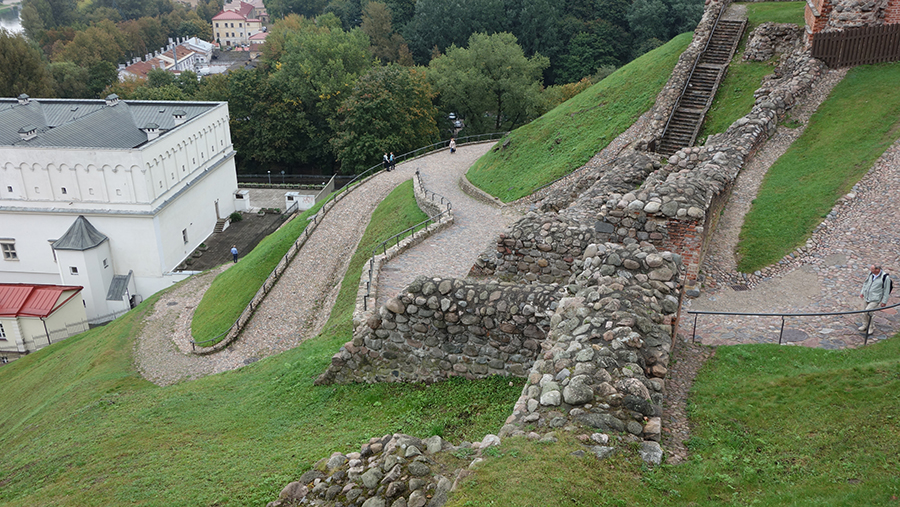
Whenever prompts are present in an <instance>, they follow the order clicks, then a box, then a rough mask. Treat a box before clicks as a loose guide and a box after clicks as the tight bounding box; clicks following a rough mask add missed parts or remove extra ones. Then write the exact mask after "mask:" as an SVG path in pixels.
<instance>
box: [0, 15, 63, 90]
mask: <svg viewBox="0 0 900 507" xmlns="http://www.w3.org/2000/svg"><path fill="white" fill-rule="evenodd" d="M0 69H2V71H0V97H16V96H18V95H20V94H22V93H27V94H28V95H30V96H32V97H52V96H53V92H54V89H53V77H52V76H51V74H50V71H49V70H48V69H47V67H45V66H44V62H43V61H42V60H41V52H40V50H39V49H38V48H36V47H34V46H32V45H31V44H30V43H29V42H28V40H27V39H25V37H24V36H22V35H18V34H16V35H14V34H12V33H10V32H8V31H6V30H4V29H0Z"/></svg>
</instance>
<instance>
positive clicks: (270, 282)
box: [191, 132, 509, 353]
mask: <svg viewBox="0 0 900 507" xmlns="http://www.w3.org/2000/svg"><path fill="white" fill-rule="evenodd" d="M508 133H509V132H494V133H490V134H478V135H474V136H466V137H462V138H459V139H457V145H463V144H473V143H481V142H485V141H491V140H494V139H499V138H501V137H503V136H505V135H506V134H508ZM446 147H447V143H446V142H444V141H441V142H438V143H433V144H430V145H428V146H423V147H421V148H416V149H415V150H413V151H410V152H407V153H404V154H402V155H400V156H399V157H396V161H397V162H401V161H404V160H412V159H414V158H418V157H421V156H424V155H427V154H429V153H431V152H434V151H440V150H442V149H445V148H446ZM381 170H382V165H381V164H376V165H374V166H372V167H370V168H369V169H367V170H366V171H365V172H362V173H360V174H358V175H356V176H355V177H354V178H353V179H352V180H350V181H349V182H348V183H347V184H346V185H344V186H343V187H341V189H340V190H338V191H336V192H334V193H333V194H331V195H330V196H329V197H328V199H327V200H326V201H325V203H324V204H322V207H321V209H319V211H318V212H317V213H316V214H315V215H313V216H312V217H311V218H310V221H311V222H312V223H310V224H309V225H308V226H306V228H305V229H304V230H303V234H301V235H300V236H299V237H298V238H297V240H296V241H294V243H293V244H292V245H291V246H290V248H289V249H288V251H287V253H285V254H284V257H282V258H281V260H280V261H279V262H278V265H277V266H275V269H273V270H272V273H270V274H269V277H268V278H266V281H265V282H263V284H262V286H261V287H260V288H259V290H258V291H257V292H256V295H254V296H253V299H251V300H250V303H248V304H247V306H246V307H245V308H244V311H243V312H241V315H240V316H239V317H238V318H237V320H235V321H234V323H233V324H232V325H231V327H229V328H228V329H227V330H226V331H223V332H222V333H219V334H218V335H216V336H214V337H212V338H209V339H207V340H202V341H195V340H194V339H193V338H191V349H192V350H193V351H195V352H196V351H197V347H198V346H199V347H204V348H207V347H213V346H220V345H221V344H224V345H227V344H229V343H230V342H231V341H233V340H234V339H236V338H237V336H238V334H240V332H241V330H243V328H244V326H245V325H247V323H248V322H249V321H250V317H251V316H252V315H253V312H255V311H256V309H257V308H258V307H259V305H260V304H262V301H263V300H264V299H265V297H266V295H268V293H269V291H271V290H272V288H273V287H274V286H275V283H276V282H277V281H278V279H279V278H281V275H282V274H283V273H284V272H285V270H287V267H288V265H289V264H290V263H291V261H292V260H293V259H294V257H295V256H296V255H297V252H299V251H300V248H301V247H302V246H303V245H304V244H305V243H306V240H307V239H308V238H309V235H310V234H311V233H312V231H314V230H315V228H316V227H317V226H318V225H319V223H321V222H322V219H323V218H324V217H325V214H326V213H328V211H330V210H331V209H332V208H334V206H335V205H336V204H337V202H338V201H340V200H341V199H342V198H343V197H344V196H346V195H347V194H348V193H349V192H350V191H351V190H353V189H354V188H357V187H358V186H359V185H361V184H362V183H364V182H365V181H366V180H367V179H368V178H370V177H373V176H375V175H376V174H378V173H379V172H380V171H381ZM434 195H436V194H434ZM329 205H330V206H329ZM447 205H448V211H447V213H448V214H449V201H448V202H447ZM218 350H220V349H219V348H216V349H211V350H210V349H207V350H204V351H203V352H204V353H208V352H218Z"/></svg>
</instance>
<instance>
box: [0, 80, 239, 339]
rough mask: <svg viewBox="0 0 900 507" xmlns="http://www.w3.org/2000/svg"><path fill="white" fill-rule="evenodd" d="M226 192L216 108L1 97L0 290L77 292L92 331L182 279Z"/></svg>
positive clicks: (220, 107)
mask: <svg viewBox="0 0 900 507" xmlns="http://www.w3.org/2000/svg"><path fill="white" fill-rule="evenodd" d="M236 193H237V176H236V174H235V168H234V149H233V147H232V144H231V134H230V131H229V129H228V105H227V104H226V103H224V102H155V101H120V100H118V97H116V96H115V95H110V96H109V97H107V98H106V100H105V101H104V100H66V99H39V100H37V99H30V98H29V97H28V96H27V95H21V96H20V97H19V98H18V100H17V99H0V256H2V259H0V283H33V284H60V285H67V286H68V285H79V286H83V287H84V291H83V292H82V295H83V297H84V302H85V303H84V304H85V307H86V310H87V316H88V319H89V320H91V321H92V322H94V321H100V320H104V319H103V317H104V316H108V315H110V314H117V313H119V312H121V311H123V310H126V309H128V307H129V302H130V301H135V300H136V301H140V300H141V299H142V298H144V297H147V296H149V295H150V294H153V293H155V292H157V291H158V290H160V289H163V288H165V287H168V286H170V285H171V284H173V283H175V282H177V281H179V280H182V279H184V278H185V277H187V276H189V274H185V273H173V272H172V270H173V269H174V268H176V267H177V266H178V265H179V264H180V263H181V262H182V261H183V260H184V259H185V258H187V257H188V256H189V255H190V254H191V253H192V252H193V251H194V250H195V249H196V248H197V247H198V246H199V244H200V243H201V242H202V241H203V240H204V239H206V238H207V237H208V236H209V235H210V234H211V233H212V232H213V229H214V228H215V226H216V224H217V222H219V221H224V220H225V219H226V217H228V215H229V214H230V213H232V212H233V211H235V194H236Z"/></svg>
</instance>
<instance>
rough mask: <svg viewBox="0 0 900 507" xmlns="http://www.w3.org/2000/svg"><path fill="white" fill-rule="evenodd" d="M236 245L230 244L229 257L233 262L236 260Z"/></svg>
mask: <svg viewBox="0 0 900 507" xmlns="http://www.w3.org/2000/svg"><path fill="white" fill-rule="evenodd" d="M237 254H238V251H237V245H231V259H232V261H234V262H237Z"/></svg>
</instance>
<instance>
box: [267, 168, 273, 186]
mask: <svg viewBox="0 0 900 507" xmlns="http://www.w3.org/2000/svg"><path fill="white" fill-rule="evenodd" d="M266 172H267V173H269V185H271V184H272V171H266Z"/></svg>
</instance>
